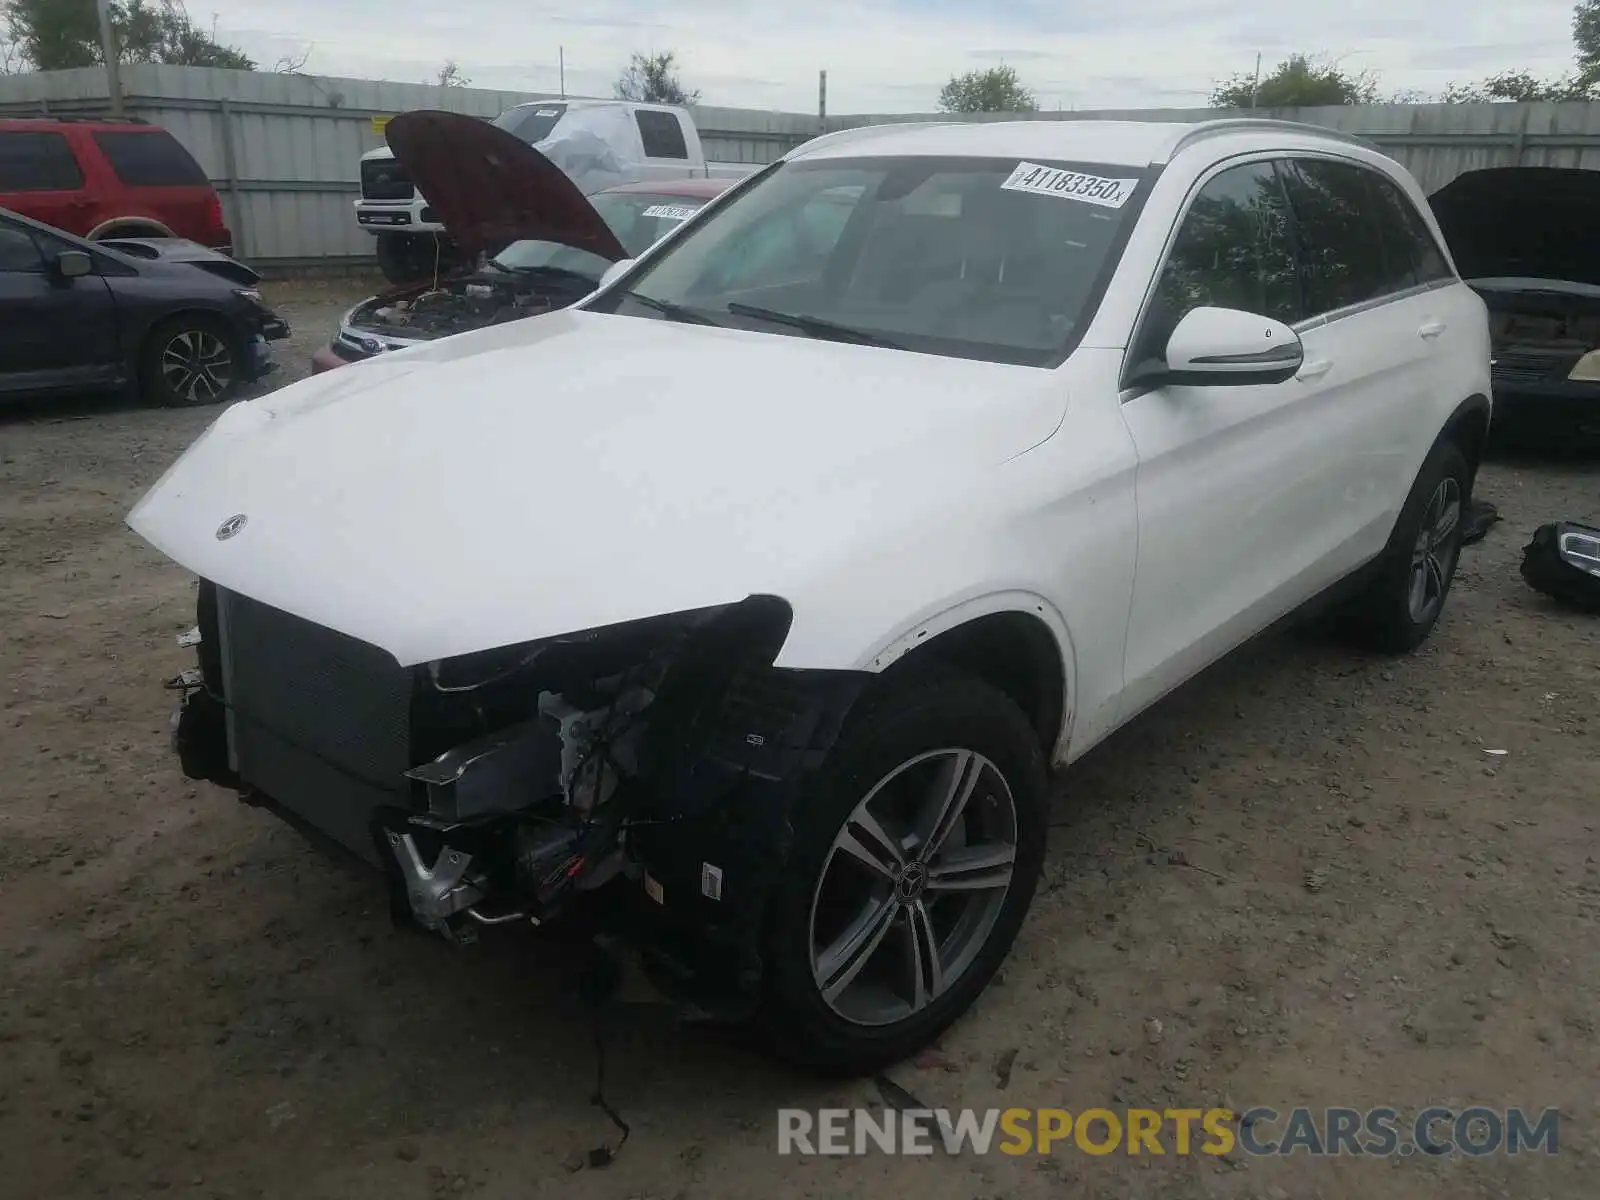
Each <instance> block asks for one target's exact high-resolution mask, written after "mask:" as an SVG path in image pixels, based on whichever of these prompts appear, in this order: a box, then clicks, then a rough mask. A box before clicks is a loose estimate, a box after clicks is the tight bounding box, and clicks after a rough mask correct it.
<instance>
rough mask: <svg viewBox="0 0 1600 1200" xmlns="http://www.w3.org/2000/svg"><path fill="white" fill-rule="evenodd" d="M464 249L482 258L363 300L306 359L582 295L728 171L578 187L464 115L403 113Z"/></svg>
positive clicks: (481, 322) (407, 144)
mask: <svg viewBox="0 0 1600 1200" xmlns="http://www.w3.org/2000/svg"><path fill="white" fill-rule="evenodd" d="M386 133H387V136H388V138H389V142H390V145H391V146H392V147H393V148H394V153H395V157H396V158H397V159H398V160H399V162H400V163H401V165H402V166H403V167H404V169H405V170H406V173H407V175H408V176H409V178H411V179H414V180H416V181H417V185H418V186H419V187H422V188H424V189H425V190H426V192H427V195H428V196H429V197H431V198H432V203H433V204H434V206H435V207H436V208H437V209H438V210H439V214H440V217H441V218H442V220H443V221H444V225H445V227H446V228H447V229H449V230H450V236H451V237H452V238H453V239H454V241H455V244H456V245H457V246H458V247H459V248H460V250H461V251H462V252H463V253H465V254H467V255H469V256H470V257H471V258H472V259H474V260H477V259H479V258H482V259H483V261H482V263H481V265H478V266H475V267H469V268H467V269H464V270H455V271H448V272H445V273H441V275H440V277H439V278H438V279H436V280H430V281H428V282H426V283H419V284H408V285H405V286H402V287H398V288H394V289H392V290H390V291H387V292H384V293H382V294H380V295H377V296H372V297H370V298H368V299H366V300H363V301H362V302H361V303H360V304H358V305H356V306H355V307H354V308H352V309H351V310H350V311H349V312H348V313H346V314H345V315H344V317H343V319H342V320H341V321H340V323H339V329H338V331H337V332H336V333H335V334H334V337H333V340H332V342H331V343H330V344H329V345H328V346H326V347H325V348H323V349H321V350H318V351H317V352H316V353H315V354H313V355H312V357H311V370H312V373H313V374H315V373H317V372H320V371H327V370H331V369H332V368H334V367H339V366H343V365H344V364H345V363H348V362H356V361H359V360H360V359H364V358H370V357H372V356H373V355H375V354H381V353H383V352H384V351H386V350H401V349H404V348H405V347H407V346H411V345H415V344H416V343H418V342H424V341H431V340H432V339H434V338H438V337H445V336H448V335H450V334H453V333H463V332H465V331H466V330H469V329H480V328H482V327H484V326H486V325H494V324H498V323H500V322H502V321H515V320H520V319H522V318H524V317H532V316H537V315H538V314H540V313H544V312H549V311H551V310H552V309H556V308H564V307H565V306H566V305H568V304H572V303H575V302H576V301H578V300H581V299H583V297H585V296H587V295H588V294H589V293H590V292H592V291H594V289H595V288H596V287H598V286H599V283H600V277H601V276H602V275H603V274H604V273H605V270H606V268H607V267H609V266H610V265H611V264H612V263H614V262H616V261H618V260H619V259H623V258H628V257H633V256H637V255H639V254H642V253H643V252H644V251H645V250H646V249H648V248H649V247H650V246H651V245H652V244H653V243H655V242H656V241H657V240H658V239H660V238H662V237H665V236H666V235H667V234H668V233H670V232H672V231H673V230H674V229H676V228H677V227H678V226H679V225H682V224H683V223H684V222H685V221H687V220H688V219H689V218H691V217H693V216H694V215H695V213H697V212H698V211H699V210H700V209H701V208H702V207H704V206H705V205H707V204H709V203H711V201H712V200H714V199H715V198H716V197H718V196H720V195H721V194H722V193H723V192H724V191H726V190H727V189H728V188H729V187H730V186H732V184H733V183H735V182H736V181H735V180H732V179H673V180H666V179H663V180H651V181H649V182H645V183H629V184H622V185H620V186H618V187H613V188H607V189H606V190H604V191H602V192H597V193H595V194H594V195H593V196H588V197H586V196H584V194H583V193H582V192H581V191H579V190H578V187H577V185H576V184H574V183H573V182H572V180H571V179H570V178H568V177H567V175H566V174H565V173H564V172H563V171H562V170H561V168H559V167H557V166H556V165H555V164H554V163H552V162H551V161H550V160H549V159H547V158H545V156H544V155H543V154H541V153H540V152H539V151H537V150H535V149H534V148H533V147H532V146H529V145H526V144H525V143H523V142H521V141H519V140H518V139H517V138H515V137H512V136H511V135H510V134H508V133H505V132H504V131H502V130H500V129H497V128H495V127H494V126H492V125H488V124H485V123H484V122H482V121H479V120H477V119H475V118H472V117H464V116H460V115H459V114H455V113H436V112H413V113H404V114H402V115H401V116H398V117H396V118H394V120H393V121H391V122H390V123H389V126H388V129H387V131H386Z"/></svg>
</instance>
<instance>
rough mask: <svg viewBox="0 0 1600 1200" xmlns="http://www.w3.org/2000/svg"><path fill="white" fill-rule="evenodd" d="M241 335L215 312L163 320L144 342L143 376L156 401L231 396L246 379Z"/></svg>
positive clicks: (147, 394)
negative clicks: (241, 353)
mask: <svg viewBox="0 0 1600 1200" xmlns="http://www.w3.org/2000/svg"><path fill="white" fill-rule="evenodd" d="M243 372H244V363H243V362H242V361H241V356H240V353H239V345H238V338H237V337H236V336H235V335H234V334H233V333H232V332H231V331H230V330H229V329H228V328H227V327H226V325H224V324H223V323H222V322H221V321H219V320H218V319H217V318H215V317H209V316H206V315H204V314H200V313H195V314H192V315H186V316H177V317H173V318H172V319H171V320H169V321H163V322H162V323H161V324H160V325H158V326H157V327H156V328H155V329H154V330H153V331H152V332H151V334H150V336H149V338H148V339H146V341H145V348H144V354H143V357H142V361H141V362H140V364H139V380H140V383H141V384H142V385H143V387H144V394H145V397H146V399H147V400H149V402H150V403H152V404H160V405H166V406H189V405H197V404H216V403H219V402H220V401H223V400H226V399H228V397H229V396H231V395H232V394H233V393H234V391H235V390H236V389H237V388H238V386H239V384H240V382H241V381H242V380H243Z"/></svg>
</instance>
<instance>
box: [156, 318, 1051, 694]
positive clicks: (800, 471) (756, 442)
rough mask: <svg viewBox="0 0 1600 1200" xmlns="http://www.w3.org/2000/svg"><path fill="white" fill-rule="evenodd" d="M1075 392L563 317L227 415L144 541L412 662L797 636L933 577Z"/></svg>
mask: <svg viewBox="0 0 1600 1200" xmlns="http://www.w3.org/2000/svg"><path fill="white" fill-rule="evenodd" d="M1060 385H1061V381H1060V379H1059V377H1057V376H1055V375H1053V374H1052V373H1050V372H1045V371H1039V370H1035V369H1031V368H1025V367H1002V366H996V365H994V364H992V363H974V362H968V361H964V360H958V359H950V358H942V357H934V356H929V355H919V354H912V353H906V352H901V351H892V350H881V349H876V348H871V347H863V346H851V345H840V344H837V343H831V342H822V341H813V340H808V339H804V338H800V337H790V336H784V335H779V334H767V333H752V332H743V331H737V330H725V329H714V328H706V327H700V326H691V325H683V324H674V323H670V322H667V321H658V320H648V319H642V318H634V317H620V316H604V315H599V314H594V313H586V312H579V311H574V310H567V311H563V312H558V313H552V314H549V315H547V316H542V317H535V318H532V319H529V320H525V321H517V322H511V323H508V324H503V325H499V326H494V327H491V328H489V329H484V330H478V331H475V332H472V333H467V334H463V335H459V336H456V337H452V338H447V339H444V340H441V341H438V342H434V343H431V344H429V345H425V346H419V347H416V348H414V349H408V350H403V351H398V352H395V353H392V354H389V355H385V356H383V357H380V358H376V359H373V360H369V361H367V362H364V363H359V364H354V365H352V366H349V367H346V368H344V369H343V370H339V371H331V372H328V373H326V374H323V375H318V376H313V377H311V378H310V379H307V380H304V381H302V382H300V383H297V384H294V385H292V386H290V387H287V388H284V389H283V390H282V391H279V392H276V393H273V394H272V395H270V396H267V397H264V398H262V399H260V400H254V401H247V402H244V403H240V404H235V405H233V406H232V407H231V408H229V409H227V410H226V411H225V412H223V414H222V415H221V416H220V417H219V418H218V419H217V420H216V422H215V423H214V424H213V425H212V426H211V428H210V429H208V430H207V431H206V432H205V433H204V434H202V435H201V437H200V439H199V440H198V441H196V443H195V444H194V445H193V446H192V447H190V449H189V450H188V451H187V452H186V453H185V454H184V455H183V457H182V458H180V459H179V460H178V462H177V463H176V464H174V466H173V467H172V468H171V469H170V470H169V471H168V472H167V474H166V475H165V476H163V477H162V479H161V480H160V481H158V482H157V484H156V485H155V487H153V488H152V489H151V491H150V492H149V493H148V494H147V495H146V496H145V497H144V498H143V499H142V500H140V501H139V503H138V504H137V505H136V506H135V507H134V509H133V511H132V512H131V513H130V514H129V517H128V523H129V525H130V526H132V528H133V529H134V530H135V531H136V532H137V533H139V534H140V535H141V536H143V537H144V538H146V539H147V540H148V541H149V542H151V543H152V544H153V545H154V546H156V547H157V548H158V549H159V550H161V551H162V552H163V553H165V554H167V555H168V556H170V557H171V558H173V559H175V560H176V561H178V562H179V563H181V564H182V565H183V566H185V567H187V568H188V569H190V570H192V571H194V572H195V573H196V574H198V575H201V576H203V577H205V578H208V579H211V580H214V581H216V582H217V583H218V584H220V585H221V586H223V587H225V588H229V589H231V590H234V591H238V592H241V593H243V594H245V595H248V596H251V597H254V598H255V599H257V600H260V601H263V602H264V603H267V604H270V605H273V606H275V607H278V608H282V609H285V610H287V611H289V612H292V613H296V614H298V615H300V616H302V617H305V618H307V619H309V620H312V621H316V622H318V623H320V624H323V625H326V626H329V627H331V628H334V629H337V630H340V631H342V632H344V633H347V634H350V635H351V636H353V637H357V638H360V639H362V640H364V641H367V642H371V643H373V644H375V645H378V646H381V647H382V648H384V649H385V650H387V651H389V652H390V653H392V654H393V655H394V656H395V658H396V659H398V660H399V661H400V662H401V663H402V664H405V665H410V664H413V663H418V662H425V661H429V660H432V659H437V658H445V657H450V656H452V655H456V654H463V653H468V652H471V651H475V650H483V649H489V648H493V647H496V646H502V645H507V644H510V643H514V642H521V641H527V640H532V639H535V638H540V637H547V636H551V635H554V634H560V633H570V632H575V631H578V630H583V629H590V628H595V627H599V626H604V625H609V624H613V623H616V622H621V621H627V620H632V619H636V618H640V617H646V616H651V615H656V614H661V613H670V612H680V611H684V610H688V609H693V608H701V607H706V606H710V605H716V604H724V603H731V602H735V601H738V600H742V599H744V598H745V597H746V596H749V595H752V594H770V595H777V596H783V597H785V598H786V599H788V600H789V601H790V603H791V604H793V605H795V611H796V628H797V630H798V628H799V626H800V625H801V623H802V621H809V622H812V623H813V626H815V625H816V623H819V622H821V623H827V622H830V621H832V620H834V619H835V618H836V617H837V614H838V612H839V611H840V610H841V609H848V608H849V607H850V604H851V599H850V597H849V596H847V595H841V594H840V593H841V591H842V590H843V591H848V590H849V589H850V588H851V587H854V586H857V585H858V584H859V585H860V586H864V587H865V586H872V587H879V586H880V585H878V584H869V583H868V582H867V581H868V579H869V578H870V577H871V576H872V575H873V574H874V572H871V571H867V572H863V571H861V570H860V569H857V567H856V566H853V565H852V564H860V563H862V562H870V561H872V560H873V559H874V557H879V558H882V559H883V560H884V561H887V559H888V557H889V556H887V555H880V554H879V550H880V548H883V549H885V551H887V549H888V548H889V547H892V548H893V554H892V557H893V558H894V559H896V560H897V561H899V562H901V563H903V562H904V559H905V555H906V553H907V551H908V550H911V549H914V548H916V547H918V546H925V548H926V552H927V555H928V556H931V557H930V561H932V560H933V559H934V558H937V556H939V555H940V554H941V552H942V551H941V545H940V542H941V538H942V537H944V538H948V537H949V536H950V530H951V529H952V528H953V526H954V525H955V524H966V523H969V522H970V519H971V514H972V513H973V511H974V505H975V504H977V503H978V501H977V498H978V497H980V496H982V495H984V493H985V490H986V488H989V487H991V486H992V485H993V483H994V480H995V469H996V468H998V467H999V466H1000V465H1001V464H1002V463H1004V462H1005V461H1006V460H1007V459H1008V458H1011V457H1013V456H1015V455H1017V454H1020V453H1021V452H1023V451H1025V450H1027V449H1029V448H1031V447H1033V446H1035V445H1037V444H1038V443H1040V442H1041V441H1043V440H1044V439H1046V438H1048V437H1049V436H1050V435H1051V433H1052V432H1053V431H1054V430H1055V429H1056V428H1057V426H1058V425H1059V424H1060V421H1061V418H1062V416H1063V413H1064V410H1065V407H1066V401H1065V397H1064V396H1063V395H1062V394H1061V392H1060ZM236 514H242V515H243V516H244V518H245V521H244V523H243V525H242V526H241V527H239V529H238V531H237V533H236V534H234V535H233V536H231V537H227V538H221V537H219V529H220V527H221V526H222V525H223V523H224V522H227V521H229V519H230V518H233V517H235V516H236ZM945 550H946V551H947V547H946V548H945ZM897 570H899V571H901V573H903V571H904V568H903V566H901V567H897ZM841 581H844V582H841ZM922 582H923V583H924V584H926V583H927V582H928V581H927V580H923V581H922ZM880 590H881V587H880ZM811 641H812V643H813V644H815V643H816V641H817V638H816V636H815V634H813V636H812V638H811ZM780 661H782V660H781V658H780ZM797 665H798V664H797ZM835 665H849V664H835Z"/></svg>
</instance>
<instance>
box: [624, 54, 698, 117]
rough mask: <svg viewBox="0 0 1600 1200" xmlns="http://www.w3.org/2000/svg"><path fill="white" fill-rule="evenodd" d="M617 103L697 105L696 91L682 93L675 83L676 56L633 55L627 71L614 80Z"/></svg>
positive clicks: (677, 80)
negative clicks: (638, 102) (635, 101)
mask: <svg viewBox="0 0 1600 1200" xmlns="http://www.w3.org/2000/svg"><path fill="white" fill-rule="evenodd" d="M614 90H615V92H616V96H617V99H618V100H637V101H641V102H644V103H647V104H698V103H700V91H699V89H698V88H696V89H695V90H694V91H692V92H691V91H686V90H685V89H684V86H683V84H682V83H681V82H680V81H679V79H678V52H677V51H676V50H663V51H662V52H661V53H660V54H637V53H636V54H634V55H633V56H632V57H631V58H630V59H629V60H628V68H627V70H625V71H623V72H622V74H621V75H620V76H619V77H618V78H617V82H616V87H615V89H614Z"/></svg>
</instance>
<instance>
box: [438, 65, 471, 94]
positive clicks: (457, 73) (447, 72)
mask: <svg viewBox="0 0 1600 1200" xmlns="http://www.w3.org/2000/svg"><path fill="white" fill-rule="evenodd" d="M434 82H435V83H437V84H438V85H439V86H440V87H467V86H469V85H470V84H471V83H472V80H470V79H468V78H467V77H466V76H465V75H463V74H462V73H461V68H460V66H458V65H457V64H456V60H455V59H453V58H447V59H445V60H444V66H442V67H440V68H439V75H438V77H437V78H436V79H435V80H434Z"/></svg>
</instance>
